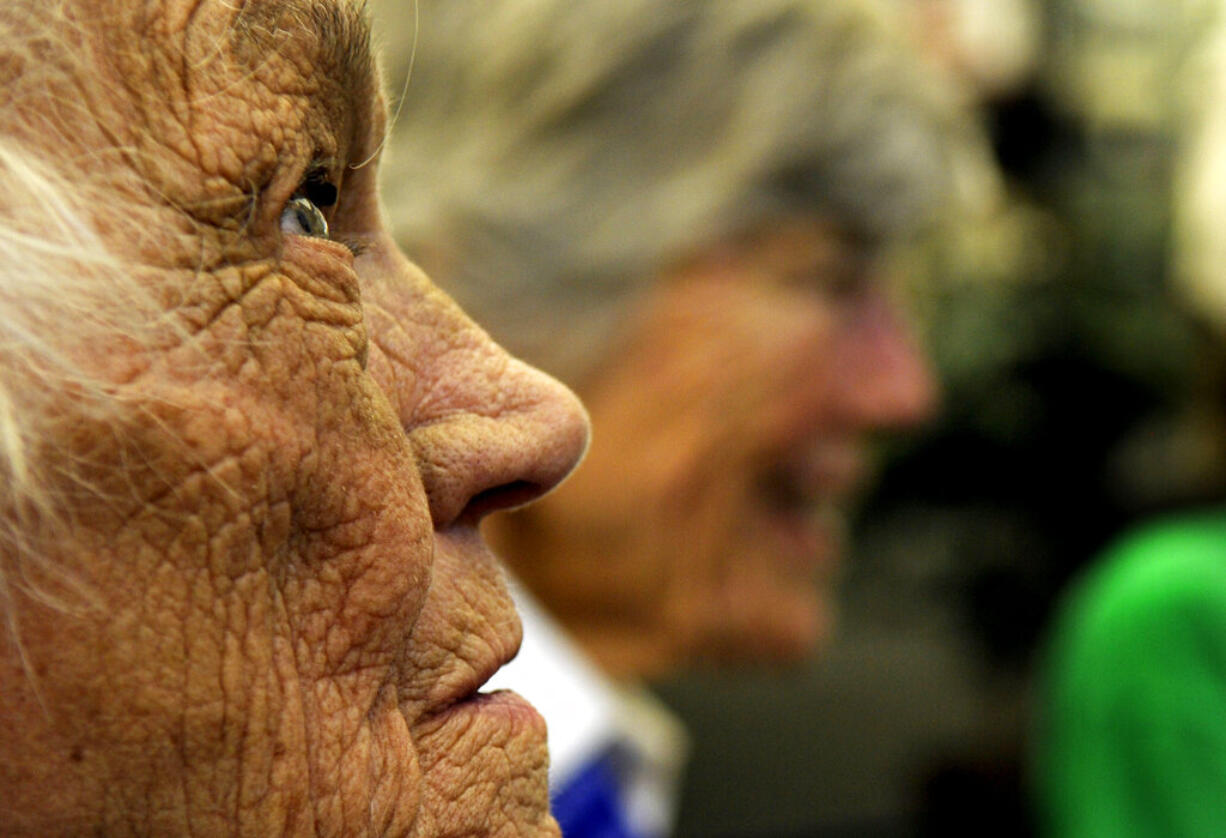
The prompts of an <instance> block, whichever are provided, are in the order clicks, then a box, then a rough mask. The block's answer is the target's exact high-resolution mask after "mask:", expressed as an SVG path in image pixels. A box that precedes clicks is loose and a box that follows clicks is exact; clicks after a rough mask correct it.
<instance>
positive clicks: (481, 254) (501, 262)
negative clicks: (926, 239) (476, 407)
mask: <svg viewBox="0 0 1226 838" xmlns="http://www.w3.org/2000/svg"><path fill="white" fill-rule="evenodd" d="M413 5H414V4H413V3H410V2H407V0H400V2H398V3H396V2H393V0H384V2H382V3H378V2H376V3H374V4H373V9H374V12H375V15H376V19H378V18H379V17H380V16H382V17H383V18H384V20H385V24H384V26H388V25H391V24H392V23H393V22H399V23H401V24H402V26H404V30H403V31H402V34H400V35H399V36H397V35H393V36H390V37H391V38H392V41H391V43H390V45H389V49H388V50H387V52H388V63H389V67H388V69H389V76H390V77H391V78H393V79H397V78H402V77H403V75H404V74H405V73H407V72H408V71H409V68H408V64H409V54H410V50H409V48H408V45H409V44H410V43H411V42H412V39H411V37H410V36H411V35H413V34H416V43H417V48H416V55H415V58H414V61H413V67H412V76H411V81H410V84H409V87H408V93H407V97H406V99H405V101H404V103H403V108H402V112H401V116H400V119H399V121H398V123H397V124H396V126H395V128H394V130H393V134H392V141H391V143H390V148H389V149H388V155H387V157H388V159H387V161H386V164H385V166H384V177H383V189H384V199H385V201H386V203H387V205H388V208H389V210H390V216H391V219H392V224H393V227H394V230H395V232H396V235H397V237H398V239H399V240H400V242H401V244H402V245H403V246H405V248H406V250H408V252H409V253H410V254H411V255H414V256H416V257H417V258H419V259H420V260H421V261H422V262H423V263H424V264H425V266H426V267H427V269H428V270H432V271H433V272H434V273H435V274H436V275H435V277H434V278H435V279H436V281H438V282H439V283H440V284H441V285H443V287H444V288H446V289H447V290H448V291H450V292H451V293H453V294H454V295H455V296H456V297H457V298H458V299H459V301H460V303H461V304H462V305H463V306H464V307H466V308H468V309H469V310H470V312H471V313H473V314H474V317H475V319H476V320H477V321H478V322H479V323H481V324H482V325H485V326H487V327H488V328H490V330H491V331H492V332H493V334H494V336H495V337H496V338H498V339H500V340H501V341H502V342H503V343H504V344H506V345H507V346H508V347H509V348H510V349H511V350H512V351H513V352H516V353H518V354H521V355H524V356H525V357H527V358H528V359H529V360H530V361H533V362H535V363H537V364H540V365H541V366H543V367H545V368H546V369H548V370H549V371H551V372H554V373H555V374H558V375H560V376H562V377H564V378H567V379H569V380H571V381H572V382H574V381H577V380H579V379H581V378H582V377H583V376H584V375H585V374H586V373H587V372H588V371H590V370H591V368H592V367H593V365H594V364H596V363H598V362H599V361H600V359H601V356H602V354H604V353H605V352H606V351H607V348H608V345H609V344H608V342H609V339H610V336H611V335H612V334H613V333H614V332H615V331H616V328H617V325H618V322H619V321H620V319H621V318H622V317H623V316H624V315H625V314H626V312H627V310H628V308H629V307H630V306H631V305H632V304H633V301H634V300H635V298H636V294H637V292H638V291H640V290H641V289H642V288H643V287H644V286H645V285H647V284H649V283H650V282H651V281H652V280H653V279H654V278H655V277H656V276H658V274H659V272H660V271H661V270H662V269H663V268H664V267H666V266H667V265H668V264H669V263H670V262H671V261H672V260H675V259H679V258H682V257H684V256H686V255H692V254H693V253H694V252H695V250H696V249H697V248H699V247H701V246H702V245H703V244H705V243H707V242H710V241H713V240H717V239H719V238H721V237H722V236H725V235H727V234H729V233H732V232H736V231H739V230H743V229H746V228H747V227H749V226H751V225H753V224H755V223H759V222H761V221H763V220H765V219H767V218H769V217H771V216H772V215H773V214H776V213H782V212H786V211H790V210H797V209H803V210H809V211H818V212H823V213H827V214H829V215H830V216H832V217H833V218H835V219H837V220H838V221H840V222H841V223H842V224H843V225H845V226H846V227H847V228H849V229H850V230H851V231H852V232H853V233H855V234H857V235H860V236H863V237H865V238H866V239H868V240H880V239H888V238H890V237H893V236H896V235H899V234H901V233H903V232H904V231H907V230H911V229H913V228H915V227H916V226H917V225H920V224H922V223H923V222H924V221H925V220H928V219H931V217H932V216H933V215H934V214H936V213H937V212H939V211H940V210H941V209H942V206H943V204H944V203H945V202H946V200H947V198H949V196H950V195H951V191H950V190H951V180H950V178H951V162H950V153H951V147H952V146H953V145H954V144H955V143H962V142H964V140H965V138H964V137H963V136H961V134H964V133H965V127H966V126H965V124H964V123H963V121H962V117H961V116H959V115H958V113H957V111H956V110H955V109H954V108H953V107H951V106H950V104H949V102H947V101H945V100H943V99H941V98H940V96H939V95H938V94H937V93H935V92H934V88H933V87H931V86H930V84H929V83H928V82H929V81H930V80H927V79H926V78H925V72H924V70H923V68H922V67H921V65H920V63H919V62H918V61H917V60H916V59H915V57H914V56H913V55H911V54H909V52H908V46H907V44H906V43H904V41H903V39H902V38H900V37H897V36H896V35H895V34H894V33H893V31H892V30H891V29H890V28H889V27H888V26H887V25H886V23H885V22H884V20H883V18H882V17H881V16H880V15H879V14H878V13H876V12H875V7H873V6H870V5H868V4H866V3H865V2H864V0H753V2H746V0H617V1H616V2H611V1H610V0H500V2H488V0H417V3H416V5H417V6H419V7H420V8H419V18H420V22H419V27H418V31H417V32H416V33H414V32H412V31H411V30H412V25H411V21H412V15H410V14H408V12H410V11H412V6H413ZM393 10H399V12H400V14H399V17H398V19H397V20H395V21H393V19H392V18H393ZM406 19H407V20H408V21H410V23H409V24H407V25H406V24H405V20H406ZM397 38H399V40H397Z"/></svg>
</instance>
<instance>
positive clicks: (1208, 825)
mask: <svg viewBox="0 0 1226 838" xmlns="http://www.w3.org/2000/svg"><path fill="white" fill-rule="evenodd" d="M1052 640H1053V642H1052V645H1051V648H1050V649H1049V653H1050V654H1049V657H1048V659H1047V668H1046V670H1045V672H1044V675H1045V676H1046V680H1045V681H1044V683H1043V688H1044V691H1043V693H1042V696H1043V698H1042V703H1041V705H1040V711H1039V712H1040V717H1039V723H1040V727H1039V730H1038V731H1037V732H1038V738H1037V748H1038V750H1037V754H1036V757H1037V760H1036V768H1037V772H1038V773H1037V775H1036V781H1037V789H1036V790H1037V792H1038V795H1039V797H1038V802H1039V804H1040V816H1041V822H1042V823H1043V824H1044V826H1045V832H1044V834H1045V835H1047V836H1051V837H1052V838H1098V837H1099V836H1102V838H1108V836H1109V838H1133V836H1153V838H1159V836H1161V838H1184V836H1217V838H1221V836H1226V511H1216V512H1213V513H1209V514H1201V515H1195V516H1186V517H1183V518H1180V519H1177V520H1173V521H1168V522H1164V523H1160V524H1157V525H1154V526H1150V527H1148V528H1146V529H1143V530H1141V531H1140V532H1139V533H1137V534H1134V535H1132V536H1130V537H1128V538H1126V539H1124V540H1123V541H1122V542H1121V543H1120V544H1118V545H1117V546H1116V547H1114V548H1113V549H1111V550H1109V551H1107V553H1106V554H1105V555H1104V556H1103V557H1102V559H1101V561H1099V562H1098V563H1097V564H1096V565H1095V566H1094V568H1093V569H1092V571H1091V572H1090V573H1089V574H1088V575H1087V576H1086V577H1085V578H1084V579H1083V580H1082V581H1081V582H1080V584H1078V585H1077V586H1076V587H1075V588H1074V589H1073V591H1072V594H1071V596H1070V597H1069V598H1068V599H1067V600H1066V601H1065V602H1064V607H1063V609H1062V611H1061V612H1060V615H1059V617H1058V619H1057V621H1056V622H1055V623H1054V634H1053V636H1052Z"/></svg>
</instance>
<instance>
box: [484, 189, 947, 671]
mask: <svg viewBox="0 0 1226 838" xmlns="http://www.w3.org/2000/svg"><path fill="white" fill-rule="evenodd" d="M882 264H883V263H881V262H880V261H879V260H877V259H874V258H867V254H866V253H865V252H864V251H863V250H862V246H861V245H859V244H858V243H857V241H856V240H855V239H854V238H853V237H851V236H849V235H848V234H847V233H846V232H845V231H843V230H842V229H841V228H840V227H839V226H837V225H836V224H833V223H831V222H830V221H829V220H828V219H826V218H824V217H822V216H820V215H807V214H797V215H795V216H790V217H787V218H783V219H780V220H779V221H777V222H775V223H771V224H768V225H766V226H765V227H764V228H762V229H760V230H757V231H753V232H751V233H748V234H746V235H745V236H743V237H740V238H737V239H735V240H730V241H726V242H723V243H721V244H720V245H718V246H715V247H712V248H710V249H708V250H707V251H706V252H703V253H700V254H698V255H697V256H696V257H695V258H694V259H692V260H690V261H689V262H688V263H686V264H683V265H681V266H679V267H678V268H676V269H674V270H673V271H671V272H670V273H669V274H668V275H666V276H664V277H662V278H661V280H660V281H659V282H658V283H657V284H656V286H655V287H654V288H653V289H652V292H651V294H650V296H649V298H648V300H647V301H646V304H645V305H644V306H643V309H642V314H641V316H640V317H639V319H638V321H637V322H636V323H635V325H634V326H633V327H632V328H631V329H630V331H629V337H628V339H627V340H626V341H625V342H624V346H625V347H627V351H625V352H622V353H618V354H617V355H616V356H615V357H613V358H612V359H610V361H609V362H608V364H607V365H606V367H605V368H604V369H603V371H602V372H600V373H599V374H598V375H597V376H596V377H595V378H594V380H592V381H590V382H585V383H584V384H582V385H581V386H580V388H579V392H580V394H581V395H582V396H583V397H584V401H585V403H586V404H587V405H588V408H589V410H590V411H591V414H592V422H593V427H594V428H595V430H596V433H595V436H594V437H593V442H592V450H591V452H590V454H589V456H588V458H587V460H586V461H585V463H584V465H583V467H582V468H581V469H579V471H578V472H577V473H576V475H575V477H574V479H572V480H571V481H568V483H567V484H566V485H565V486H563V487H562V488H561V489H560V490H559V491H558V492H557V493H555V494H553V495H551V496H550V497H548V498H545V499H544V500H543V501H542V502H541V503H540V504H539V505H536V506H534V507H532V508H529V509H527V510H524V511H522V512H516V513H513V514H511V515H509V516H499V517H498V518H495V519H491V521H490V528H491V533H490V534H491V538H493V539H494V540H495V542H496V543H498V544H499V546H500V549H501V552H503V553H504V554H505V555H506V556H507V557H508V561H510V562H511V564H512V566H513V567H514V569H515V571H516V573H517V574H518V575H519V576H521V577H522V578H523V579H524V581H525V582H526V583H527V584H528V585H529V586H530V587H531V588H532V589H533V590H534V592H535V593H536V594H537V595H538V596H539V597H540V599H541V600H542V601H543V602H545V603H546V604H547V605H548V606H549V607H550V608H551V610H553V611H554V613H555V614H556V615H557V616H558V617H559V618H560V619H561V620H562V621H563V622H564V624H565V625H566V626H567V627H568V628H569V629H570V631H571V632H572V634H573V635H574V636H575V637H577V638H578V639H579V640H580V642H581V643H582V644H583V645H584V647H585V648H586V649H587V650H588V651H589V652H590V653H591V654H592V655H593V656H594V657H595V658H596V659H597V660H598V661H600V663H601V664H602V665H603V667H604V668H605V669H606V671H609V672H612V673H614V674H616V675H620V676H656V675H661V674H665V673H668V672H670V671H673V670H676V669H678V668H681V667H684V666H687V665H692V664H694V663H695V662H706V663H712V662H714V663H720V664H725V663H747V662H753V663H779V662H790V661H795V660H798V659H800V658H803V657H804V656H806V655H809V654H811V653H813V652H814V651H815V650H816V649H818V648H820V646H821V645H822V644H823V643H824V642H825V641H826V639H827V638H828V636H829V634H830V630H831V627H832V623H833V610H834V605H833V593H834V587H835V585H834V583H835V581H836V579H837V566H838V563H839V559H840V554H841V552H842V550H843V544H842V536H843V532H844V530H845V529H846V523H845V520H844V519H845V517H846V514H847V511H848V506H849V505H850V503H851V502H852V501H853V500H854V496H855V494H856V493H857V491H858V490H859V489H860V488H862V485H863V483H864V481H865V478H866V476H867V472H868V471H869V464H868V450H867V449H868V445H869V443H870V442H871V438H872V437H873V436H874V435H876V434H878V433H880V432H883V431H887V430H896V429H901V428H907V427H910V426H913V425H915V424H917V423H919V422H921V421H922V420H924V419H925V418H927V417H929V416H930V415H931V414H932V412H933V410H934V408H935V402H936V387H935V383H934V380H933V377H932V375H931V372H930V370H929V368H928V365H927V361H926V359H925V357H924V356H923V354H922V353H921V351H920V349H919V347H918V344H917V343H916V341H915V340H914V337H913V336H912V334H911V331H910V329H909V327H908V325H907V323H906V322H905V319H904V318H903V317H902V315H901V314H900V312H899V311H898V308H897V306H896V304H895V302H893V301H892V300H891V299H890V296H889V288H888V283H887V281H886V277H885V275H884V273H883V270H882ZM563 555H564V556H566V560H565V561H559V560H557V559H558V557H560V556H563Z"/></svg>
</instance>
